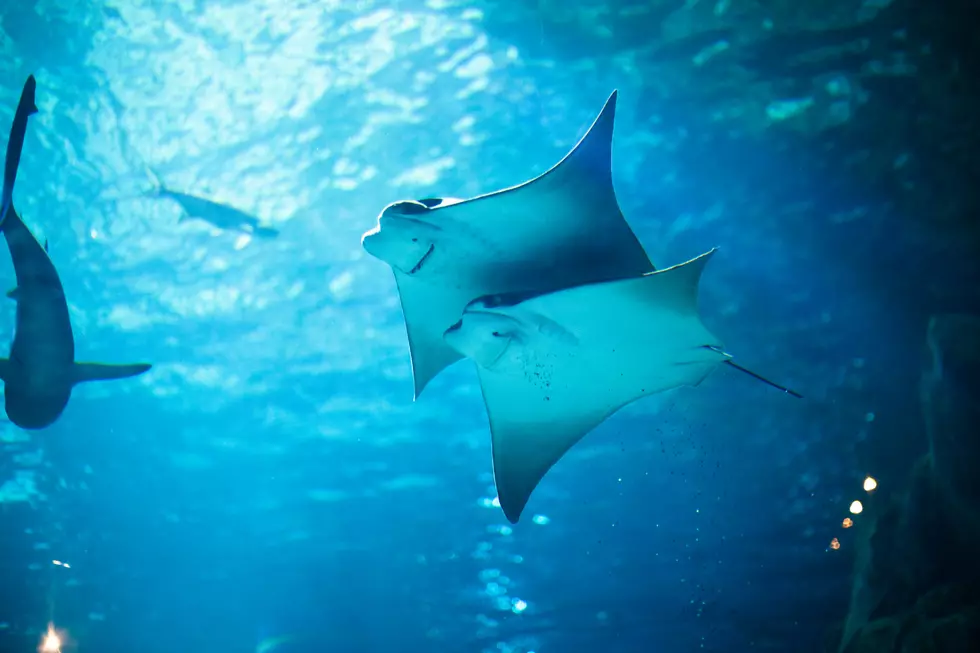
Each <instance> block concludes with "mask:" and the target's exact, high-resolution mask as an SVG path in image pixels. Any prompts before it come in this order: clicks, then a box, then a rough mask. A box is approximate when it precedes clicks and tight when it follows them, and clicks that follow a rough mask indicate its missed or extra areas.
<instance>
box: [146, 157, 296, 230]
mask: <svg viewBox="0 0 980 653" xmlns="http://www.w3.org/2000/svg"><path fill="white" fill-rule="evenodd" d="M147 173H148V174H149V175H150V178H151V179H152V180H153V186H154V187H153V189H152V190H151V191H149V192H148V193H147V195H149V196H150V197H166V198H168V199H171V200H173V201H175V202H177V204H179V205H180V208H182V209H183V210H184V213H183V215H181V217H180V220H181V221H184V220H186V219H189V218H194V219H198V220H203V221H204V222H207V223H208V224H210V225H212V226H215V227H217V228H218V229H222V230H225V231H238V232H241V233H245V234H249V235H252V236H258V237H260V238H275V237H276V236H278V235H279V231H278V230H277V229H274V228H273V227H269V226H267V225H263V224H262V222H261V221H260V220H259V219H258V218H256V217H255V216H254V215H249V214H248V213H245V212H244V211H241V210H239V209H236V208H235V207H233V206H228V205H226V204H221V203H219V202H213V201H211V200H209V199H205V198H203V197H198V196H197V195H191V194H189V193H181V192H180V191H175V190H171V189H170V188H167V187H166V186H165V185H164V184H163V183H161V182H160V180H159V178H158V177H157V175H156V174H154V173H153V171H152V170H149V169H147Z"/></svg>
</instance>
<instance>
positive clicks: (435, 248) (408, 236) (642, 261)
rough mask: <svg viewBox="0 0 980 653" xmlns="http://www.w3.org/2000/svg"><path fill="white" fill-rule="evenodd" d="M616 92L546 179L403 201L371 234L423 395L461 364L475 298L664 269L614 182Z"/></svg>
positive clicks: (367, 239) (369, 245)
mask: <svg viewBox="0 0 980 653" xmlns="http://www.w3.org/2000/svg"><path fill="white" fill-rule="evenodd" d="M615 106H616V94H615V93H613V94H612V95H611V96H610V98H609V100H608V101H607V102H606V105H605V106H604V107H603V110H602V112H601V113H600V114H599V116H598V117H597V118H596V120H595V122H594V123H593V124H592V126H591V127H590V128H589V130H588V132H587V133H586V134H585V135H584V136H583V137H582V139H581V140H580V141H579V142H578V144H577V145H576V146H575V147H574V148H573V149H572V150H571V151H570V152H569V153H568V154H567V155H566V156H565V158H563V159H562V160H561V161H560V162H559V163H558V164H556V165H555V166H554V167H552V168H551V169H550V170H548V171H547V172H545V173H544V174H542V175H540V176H538V177H536V178H534V179H532V180H530V181H528V182H526V183H524V184H521V185H519V186H514V187H512V188H507V189H504V190H501V191H497V192H494V193H490V194H487V195H482V196H479V197H475V198H472V199H468V200H463V201H451V202H443V201H441V200H423V201H422V202H396V203H394V204H391V205H389V206H388V207H386V208H385V210H384V211H383V212H382V214H381V216H380V217H379V221H378V226H377V227H376V228H375V229H373V230H372V231H370V232H368V233H367V234H365V236H364V238H363V244H364V247H365V249H366V250H367V251H368V252H369V253H371V254H372V255H374V256H377V257H378V258H381V259H382V260H385V261H386V262H387V263H389V265H391V267H392V270H393V272H394V274H395V280H396V282H397V285H398V292H399V296H400V298H401V305H402V312H403V314H404V316H405V324H406V329H407V331H408V340H409V349H410V353H411V361H412V373H413V379H414V384H415V396H416V398H417V397H418V396H419V394H420V393H421V392H422V390H423V389H424V388H425V386H426V385H427V384H428V383H429V381H431V379H432V378H434V377H435V376H436V375H437V374H438V373H439V372H441V371H442V370H443V369H445V367H447V366H448V365H450V364H452V363H453V362H455V361H457V360H459V359H460V358H461V356H460V354H459V353H458V352H456V351H455V350H454V349H452V348H451V347H449V346H448V345H447V344H446V342H445V341H444V339H443V333H444V332H445V331H446V329H448V328H449V327H450V326H451V325H452V324H453V323H455V322H456V321H457V320H459V318H460V315H461V314H462V311H463V309H464V308H465V307H466V305H467V304H468V303H469V302H470V301H472V300H473V299H474V298H477V297H481V296H485V295H493V294H497V293H509V292H515V291H524V292H532V293H547V292H552V291H556V290H561V289H564V288H571V287H575V286H578V285H582V284H587V283H593V282H597V281H606V280H610V279H618V278H625V277H631V276H636V275H639V274H643V273H645V272H649V271H651V270H653V269H655V268H654V266H653V264H652V263H651V262H650V260H649V258H647V256H646V253H645V252H644V250H643V248H642V247H641V246H640V243H639V241H638V240H637V239H636V237H635V235H634V234H633V232H632V230H631V229H630V227H629V225H628V224H627V223H626V220H625V218H624V217H623V214H622V212H621V211H620V208H619V205H618V203H617V200H616V195H615V191H614V189H613V185H612V170H611V155H612V133H613V120H614V115H615Z"/></svg>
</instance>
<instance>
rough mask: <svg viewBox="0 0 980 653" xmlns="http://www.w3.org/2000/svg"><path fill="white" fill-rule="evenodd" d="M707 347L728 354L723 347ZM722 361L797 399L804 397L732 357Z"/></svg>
mask: <svg viewBox="0 0 980 653" xmlns="http://www.w3.org/2000/svg"><path fill="white" fill-rule="evenodd" d="M707 347H708V349H711V350H713V351H716V352H718V353H719V354H726V353H725V352H724V351H723V350H722V349H720V348H718V347H713V346H711V345H708V346H707ZM726 355H727V354H726ZM722 362H724V363H725V365H728V366H729V367H732V368H735V369H736V370H738V371H739V372H743V373H745V374H748V375H749V376H751V377H752V378H753V379H756V380H757V381H762V382H763V383H765V384H766V385H768V386H771V387H773V388H776V389H777V390H780V391H782V392H785V393H786V394H788V395H790V396H792V397H796V398H797V399H802V398H803V395H801V394H800V393H799V392H797V391H796V390H791V389H790V388H787V387H786V386H783V385H779V384H778V383H776V382H775V381H770V380H769V379H767V378H766V377H764V376H762V375H761V374H758V373H756V372H753V371H752V370H750V369H749V368H747V367H742V366H741V365H739V364H738V363H736V362H735V361H733V360H732V359H731V358H726V359H725V360H724V361H722Z"/></svg>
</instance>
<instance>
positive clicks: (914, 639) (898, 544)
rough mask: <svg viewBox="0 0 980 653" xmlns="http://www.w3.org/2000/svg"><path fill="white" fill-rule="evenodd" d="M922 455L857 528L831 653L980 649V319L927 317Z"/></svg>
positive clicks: (932, 652)
mask: <svg viewBox="0 0 980 653" xmlns="http://www.w3.org/2000/svg"><path fill="white" fill-rule="evenodd" d="M927 343H928V361H927V364H926V369H925V371H924V373H923V376H922V386H921V397H922V411H923V415H924V418H925V424H926V433H927V435H928V439H929V453H928V454H926V455H925V456H923V458H922V459H921V460H920V461H919V463H918V464H917V465H916V467H915V469H914V471H913V474H912V478H911V482H910V484H909V488H908V489H907V490H906V491H905V492H903V493H898V494H895V495H893V496H891V497H889V498H888V499H886V500H885V501H882V502H880V503H879V502H872V505H871V506H869V511H868V512H869V517H870V519H869V520H867V521H865V522H864V523H863V524H862V525H861V526H860V528H861V529H862V531H861V533H860V540H859V542H858V553H857V559H856V564H855V571H854V581H853V587H852V593H851V602H850V610H849V612H848V616H847V619H846V621H845V624H844V628H843V633H842V636H841V640H840V645H839V647H838V648H837V650H838V651H839V652H840V653H959V652H960V651H962V652H963V653H966V652H967V651H980V562H978V555H980V473H978V471H980V430H978V427H980V419H978V418H980V317H975V316H968V315H942V316H936V317H933V318H932V320H931V321H930V324H929V332H928V338H927Z"/></svg>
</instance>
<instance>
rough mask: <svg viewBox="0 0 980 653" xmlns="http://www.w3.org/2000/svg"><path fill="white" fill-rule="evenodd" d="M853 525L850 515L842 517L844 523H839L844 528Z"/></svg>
mask: <svg viewBox="0 0 980 653" xmlns="http://www.w3.org/2000/svg"><path fill="white" fill-rule="evenodd" d="M853 525H854V521H853V520H852V519H851V518H850V517H844V523H843V524H841V526H843V527H844V528H850V527H851V526H853Z"/></svg>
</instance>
